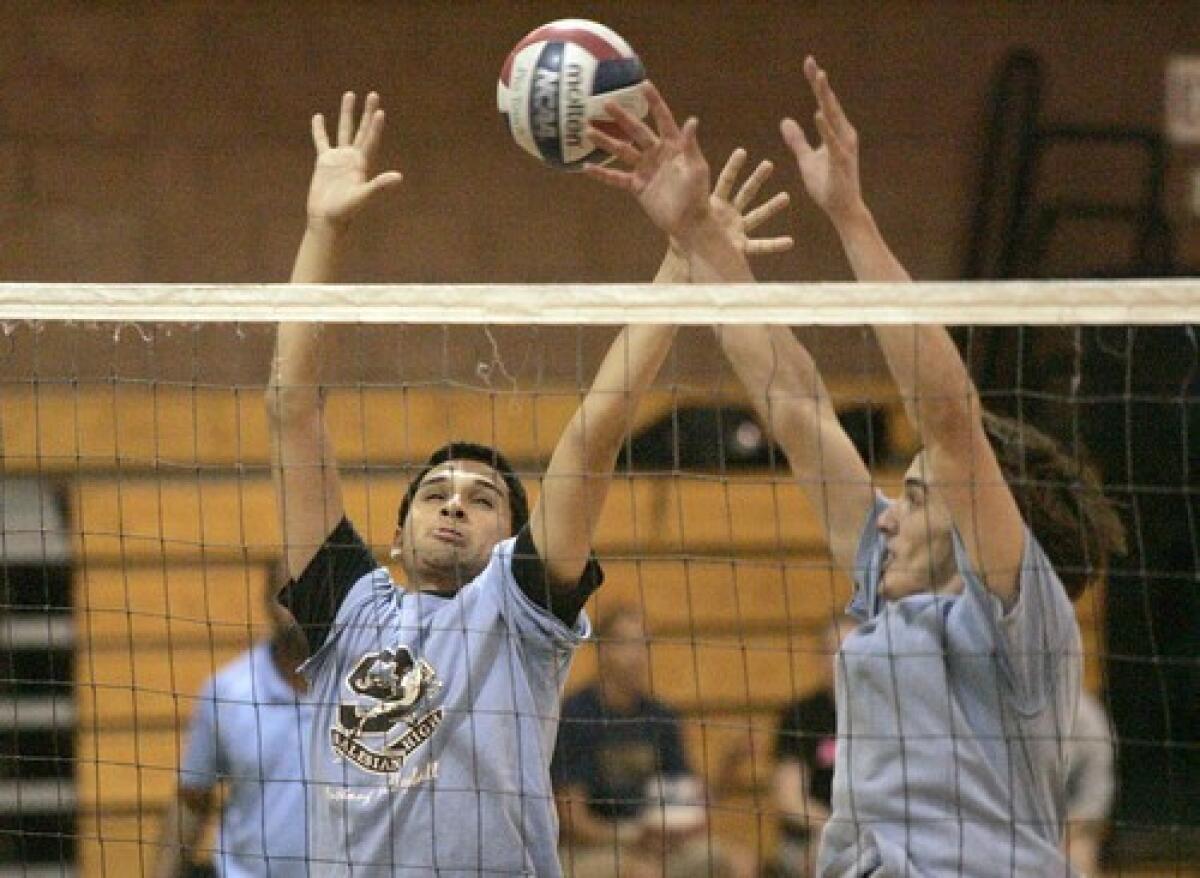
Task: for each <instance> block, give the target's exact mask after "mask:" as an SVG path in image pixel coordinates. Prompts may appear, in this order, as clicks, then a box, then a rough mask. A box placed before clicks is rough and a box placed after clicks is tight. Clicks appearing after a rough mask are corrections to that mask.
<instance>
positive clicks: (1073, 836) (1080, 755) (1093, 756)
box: [1064, 690, 1116, 875]
mask: <svg viewBox="0 0 1200 878" xmlns="http://www.w3.org/2000/svg"><path fill="white" fill-rule="evenodd" d="M1067 753H1068V755H1067V834H1066V839H1065V841H1064V846H1065V847H1064V849H1065V851H1066V853H1067V857H1068V858H1069V859H1070V860H1071V865H1073V866H1074V867H1075V868H1076V869H1078V870H1079V871H1080V872H1082V873H1083V874H1084V875H1094V874H1096V873H1097V870H1098V869H1099V866H1100V847H1101V845H1102V844H1103V843H1104V836H1105V834H1106V833H1107V831H1108V818H1109V815H1110V814H1111V813H1112V806H1113V798H1114V792H1115V788H1116V775H1115V769H1114V766H1113V740H1112V730H1111V726H1110V725H1109V721H1108V715H1107V714H1106V713H1105V712H1104V706H1103V705H1102V704H1101V703H1100V701H1099V699H1098V698H1096V696H1094V695H1092V694H1091V693H1090V692H1088V691H1086V690H1084V691H1083V692H1082V693H1080V696H1079V711H1078V713H1077V714H1076V716H1075V730H1074V732H1073V733H1072V735H1071V739H1070V741H1069V742H1068V751H1067Z"/></svg>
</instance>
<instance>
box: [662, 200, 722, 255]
mask: <svg viewBox="0 0 1200 878" xmlns="http://www.w3.org/2000/svg"><path fill="white" fill-rule="evenodd" d="M713 245H726V246H732V245H733V239H732V238H730V236H729V233H728V231H727V230H726V229H725V227H724V226H722V225H721V223H719V222H718V221H717V218H716V217H715V216H714V215H713V213H712V212H711V211H705V212H704V213H703V214H702V215H701V216H699V217H698V218H697V219H696V220H695V221H694V222H691V223H689V224H688V226H687V228H686V229H682V230H680V231H679V232H677V233H676V234H674V235H672V236H671V251H672V252H673V253H675V254H677V255H679V256H681V257H687V256H688V255H690V254H692V253H695V252H696V251H697V250H703V249H705V248H706V247H711V246H713Z"/></svg>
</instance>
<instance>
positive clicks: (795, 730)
mask: <svg viewBox="0 0 1200 878" xmlns="http://www.w3.org/2000/svg"><path fill="white" fill-rule="evenodd" d="M799 719H800V707H799V705H798V704H795V703H792V704H789V705H788V706H787V707H785V708H784V709H783V710H782V711H780V712H779V725H778V727H777V728H776V729H775V749H774V754H773V756H774V759H775V761H776V762H781V761H783V760H785V759H795V760H797V761H799V760H801V759H802V758H803V756H802V754H801V752H800V736H801V735H802V734H803V732H802V730H801V728H800V722H799Z"/></svg>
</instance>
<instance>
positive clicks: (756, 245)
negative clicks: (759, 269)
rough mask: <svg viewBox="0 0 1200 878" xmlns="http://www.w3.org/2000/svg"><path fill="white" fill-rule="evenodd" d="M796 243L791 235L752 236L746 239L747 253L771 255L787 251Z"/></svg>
mask: <svg viewBox="0 0 1200 878" xmlns="http://www.w3.org/2000/svg"><path fill="white" fill-rule="evenodd" d="M795 244H796V242H795V241H794V240H792V236H791V235H779V236H778V237H775V238H751V239H749V240H748V241H746V255H747V256H770V255H771V254H773V253H786V252H787V251H788V250H791V249H792V247H793V246H795Z"/></svg>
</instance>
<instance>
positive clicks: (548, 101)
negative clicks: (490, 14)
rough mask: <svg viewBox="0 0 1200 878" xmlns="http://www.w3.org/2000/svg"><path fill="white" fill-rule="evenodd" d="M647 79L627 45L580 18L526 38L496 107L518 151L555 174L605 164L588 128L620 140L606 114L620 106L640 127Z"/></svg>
mask: <svg viewBox="0 0 1200 878" xmlns="http://www.w3.org/2000/svg"><path fill="white" fill-rule="evenodd" d="M645 79H646V71H645V69H644V68H643V67H642V62H641V60H640V59H639V58H638V56H637V55H636V54H635V53H634V51H633V49H632V48H631V47H630V45H629V43H627V42H625V40H624V39H622V38H621V36H620V35H619V34H617V33H616V32H615V31H613V30H612V29H611V28H607V27H605V26H604V25H602V24H597V23H596V22H594V21H588V20H586V19H582V18H564V19H561V20H559V21H552V22H550V23H549V24H544V25H542V26H541V27H539V28H537V29H535V30H533V31H531V32H529V33H528V34H526V35H525V37H524V38H522V39H521V41H520V42H519V43H517V45H516V46H515V47H514V48H513V50H512V51H511V52H510V53H509V55H508V58H506V59H505V61H504V66H503V67H502V68H501V69H500V79H499V82H497V84H496V104H497V106H498V108H499V110H500V114H501V115H502V116H503V117H504V118H505V121H506V123H507V125H508V130H509V132H510V133H511V134H512V136H513V139H514V140H516V142H517V145H518V146H520V147H521V149H523V150H525V151H526V152H527V153H529V154H530V155H532V156H534V157H535V158H537V159H540V160H541V161H543V162H545V163H546V164H548V165H551V166H553V167H557V168H567V169H578V168H580V167H582V166H583V165H584V164H588V163H593V164H601V163H603V162H606V161H608V159H609V156H608V154H607V153H605V152H603V151H602V150H598V149H596V148H595V146H593V144H592V143H591V141H589V140H588V139H587V137H586V135H585V132H586V130H587V125H588V123H589V122H590V123H591V124H592V125H594V126H595V127H597V128H599V129H601V130H603V131H605V132H606V133H609V134H612V135H613V136H614V137H620V136H621V134H620V131H619V130H618V129H617V128H616V126H615V125H613V124H612V123H611V122H609V121H607V120H608V119H609V117H608V115H607V114H606V113H605V112H604V104H606V103H607V102H608V101H616V102H617V103H618V104H620V105H621V106H622V107H623V108H624V109H626V110H628V111H629V112H630V113H631V114H633V115H634V116H636V117H637V118H639V119H641V118H644V117H645V115H646V111H647V105H646V98H645V96H644V95H643V94H642V90H641V88H640V87H639V86H640V85H641V83H642V82H644V81H645Z"/></svg>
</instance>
